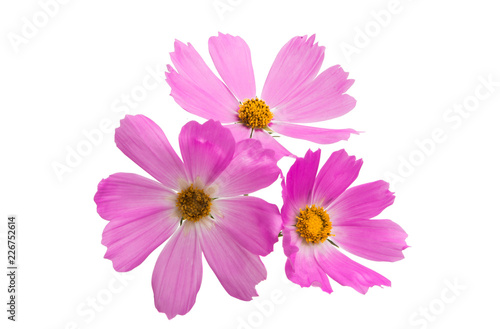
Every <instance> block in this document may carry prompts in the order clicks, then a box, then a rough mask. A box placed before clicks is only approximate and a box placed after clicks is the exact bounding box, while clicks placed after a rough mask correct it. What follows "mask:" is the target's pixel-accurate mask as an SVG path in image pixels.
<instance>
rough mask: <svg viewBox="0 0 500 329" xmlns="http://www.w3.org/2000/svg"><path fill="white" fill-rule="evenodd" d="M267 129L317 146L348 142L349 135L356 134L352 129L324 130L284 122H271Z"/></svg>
mask: <svg viewBox="0 0 500 329" xmlns="http://www.w3.org/2000/svg"><path fill="white" fill-rule="evenodd" d="M269 128H271V129H272V130H274V131H276V132H277V133H279V134H282V135H285V136H289V137H293V138H299V139H304V140H307V141H310V142H314V143H318V144H332V143H337V142H339V141H342V140H348V139H349V137H351V134H358V132H357V131H356V130H353V129H326V128H316V127H309V126H301V125H294V124H290V123H286V122H280V121H272V122H271V124H270V125H269Z"/></svg>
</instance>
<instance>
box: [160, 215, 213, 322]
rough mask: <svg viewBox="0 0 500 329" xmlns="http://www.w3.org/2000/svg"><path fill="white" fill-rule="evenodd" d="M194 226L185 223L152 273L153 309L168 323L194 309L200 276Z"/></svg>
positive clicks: (199, 255)
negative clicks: (164, 317)
mask: <svg viewBox="0 0 500 329" xmlns="http://www.w3.org/2000/svg"><path fill="white" fill-rule="evenodd" d="M198 238H199V237H198V236H197V232H196V229H195V227H194V224H193V223H191V222H189V221H185V222H184V224H183V225H182V226H181V228H180V229H179V230H177V232H176V233H175V234H174V235H173V236H172V238H170V239H169V240H168V242H167V244H166V245H165V247H164V248H163V250H162V252H161V254H160V256H159V257H158V260H157V261H156V265H155V268H154V271H153V279H152V285H153V292H154V297H155V306H156V309H158V311H159V312H162V313H165V314H166V315H167V317H168V318H169V319H172V318H173V317H175V316H176V315H184V314H186V313H187V312H189V310H191V308H192V307H193V305H194V302H195V301H196V295H197V294H198V291H199V290H200V285H201V277H202V273H203V268H202V262H201V248H200V243H199V241H198Z"/></svg>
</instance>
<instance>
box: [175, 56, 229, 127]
mask: <svg viewBox="0 0 500 329" xmlns="http://www.w3.org/2000/svg"><path fill="white" fill-rule="evenodd" d="M167 69H168V71H167V72H165V75H166V80H167V83H168V84H169V86H170V87H171V88H172V91H171V93H170V95H171V96H172V97H173V98H174V100H175V101H176V102H177V104H179V105H180V106H181V107H182V108H183V109H184V110H186V111H188V112H190V113H193V114H195V115H198V116H200V117H202V118H205V119H214V120H218V121H220V122H224V123H229V122H236V121H238V120H239V119H238V109H239V103H238V101H237V100H236V99H235V98H234V97H233V99H232V100H230V101H228V100H226V99H225V98H220V97H218V95H217V94H212V93H211V91H210V90H206V89H204V88H203V87H200V86H198V85H196V84H195V83H194V82H192V81H191V80H190V79H189V78H187V77H186V76H184V75H181V74H179V73H177V72H176V71H175V70H174V69H173V68H172V67H171V66H170V65H168V66H167Z"/></svg>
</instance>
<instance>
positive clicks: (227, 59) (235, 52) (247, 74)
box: [208, 32, 256, 100]
mask: <svg viewBox="0 0 500 329" xmlns="http://www.w3.org/2000/svg"><path fill="white" fill-rule="evenodd" d="M208 49H209V50H210V56H212V60H213V62H214V64H215V67H216V68H217V72H219V75H220V76H221V78H222V80H224V82H225V83H226V85H227V86H228V87H229V89H231V91H232V92H233V94H234V95H235V96H236V98H238V99H239V100H244V99H250V98H254V97H255V96H256V92H255V77H254V74H253V67H252V57H251V55H250V48H248V45H247V44H246V42H245V41H244V40H243V39H242V38H240V37H233V36H232V35H229V34H222V33H220V32H219V36H217V37H211V38H210V39H209V41H208Z"/></svg>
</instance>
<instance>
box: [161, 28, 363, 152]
mask: <svg viewBox="0 0 500 329" xmlns="http://www.w3.org/2000/svg"><path fill="white" fill-rule="evenodd" d="M314 38H315V36H314V35H313V36H311V37H310V38H307V36H303V37H295V38H293V39H291V40H290V41H289V42H288V43H287V44H286V45H285V46H284V47H283V48H282V49H281V50H280V52H279V53H278V56H277V57H276V59H275V60H274V63H273V65H272V67H271V70H270V71H269V74H268V76H267V79H266V81H265V83H264V88H263V90H262V93H261V96H260V97H258V98H257V96H256V95H257V94H256V87H255V78H254V73H253V67H252V59H251V56H250V49H249V48H248V46H247V44H246V43H245V41H243V39H242V38H240V37H234V36H231V35H229V34H222V33H219V36H217V37H211V38H210V40H209V42H208V46H209V50H210V55H211V57H212V60H213V62H214V64H215V67H216V69H217V72H218V73H219V75H220V76H221V78H222V80H223V81H224V82H222V81H221V80H220V79H219V78H218V77H217V76H216V75H215V74H214V73H213V72H212V71H211V70H210V68H209V67H208V66H207V64H205V62H204V61H203V59H202V58H201V56H200V55H199V54H198V53H197V52H196V50H195V49H194V47H193V46H192V45H191V44H189V43H188V44H187V45H185V44H183V43H182V42H180V41H177V40H176V41H175V51H174V52H173V53H171V54H170V57H171V59H172V62H173V64H174V66H175V69H174V68H172V66H170V65H168V72H167V73H166V77H167V82H168V84H169V85H170V87H171V88H172V92H171V95H172V96H173V98H174V99H175V101H176V102H177V103H178V104H179V105H180V106H181V107H182V108H184V109H185V110H186V111H188V112H191V113H193V114H196V115H199V116H201V117H203V118H206V119H214V120H218V121H220V122H222V123H235V122H237V123H239V124H234V125H229V126H228V128H230V129H231V132H232V133H233V135H234V137H235V139H236V140H237V141H239V140H242V139H246V138H249V137H250V136H252V135H253V136H252V137H253V138H255V139H257V140H259V141H261V143H262V144H263V145H264V146H265V147H266V148H270V149H273V150H274V151H275V152H276V156H277V157H278V158H281V157H282V156H285V155H291V154H290V152H289V151H287V150H286V149H285V148H284V147H283V146H281V145H280V144H279V143H278V142H277V141H276V140H275V139H274V138H273V137H272V136H271V135H270V134H269V133H270V132H272V131H274V132H277V133H279V134H282V135H286V136H290V137H294V138H301V139H305V140H308V141H312V142H315V143H320V144H330V143H335V142H338V141H340V140H347V139H348V138H349V136H350V134H352V133H355V134H357V132H356V131H355V130H352V129H340V130H337V129H324V128H314V127H310V126H303V125H297V124H296V123H311V122H318V121H324V120H329V119H333V118H336V117H339V116H341V115H344V114H346V113H347V112H349V111H350V110H352V109H353V108H354V106H355V104H356V101H355V100H354V98H352V97H351V96H349V95H347V94H344V93H345V92H346V91H347V89H349V87H350V86H351V85H352V84H353V82H354V80H348V79H347V76H348V74H347V73H346V72H344V71H343V70H342V68H340V66H339V65H337V66H333V67H330V68H328V69H326V70H325V71H323V72H322V73H321V74H320V75H318V76H317V74H318V72H319V70H320V67H321V64H322V62H323V58H324V51H325V48H324V47H319V46H318V44H317V43H314ZM224 83H225V84H224Z"/></svg>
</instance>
